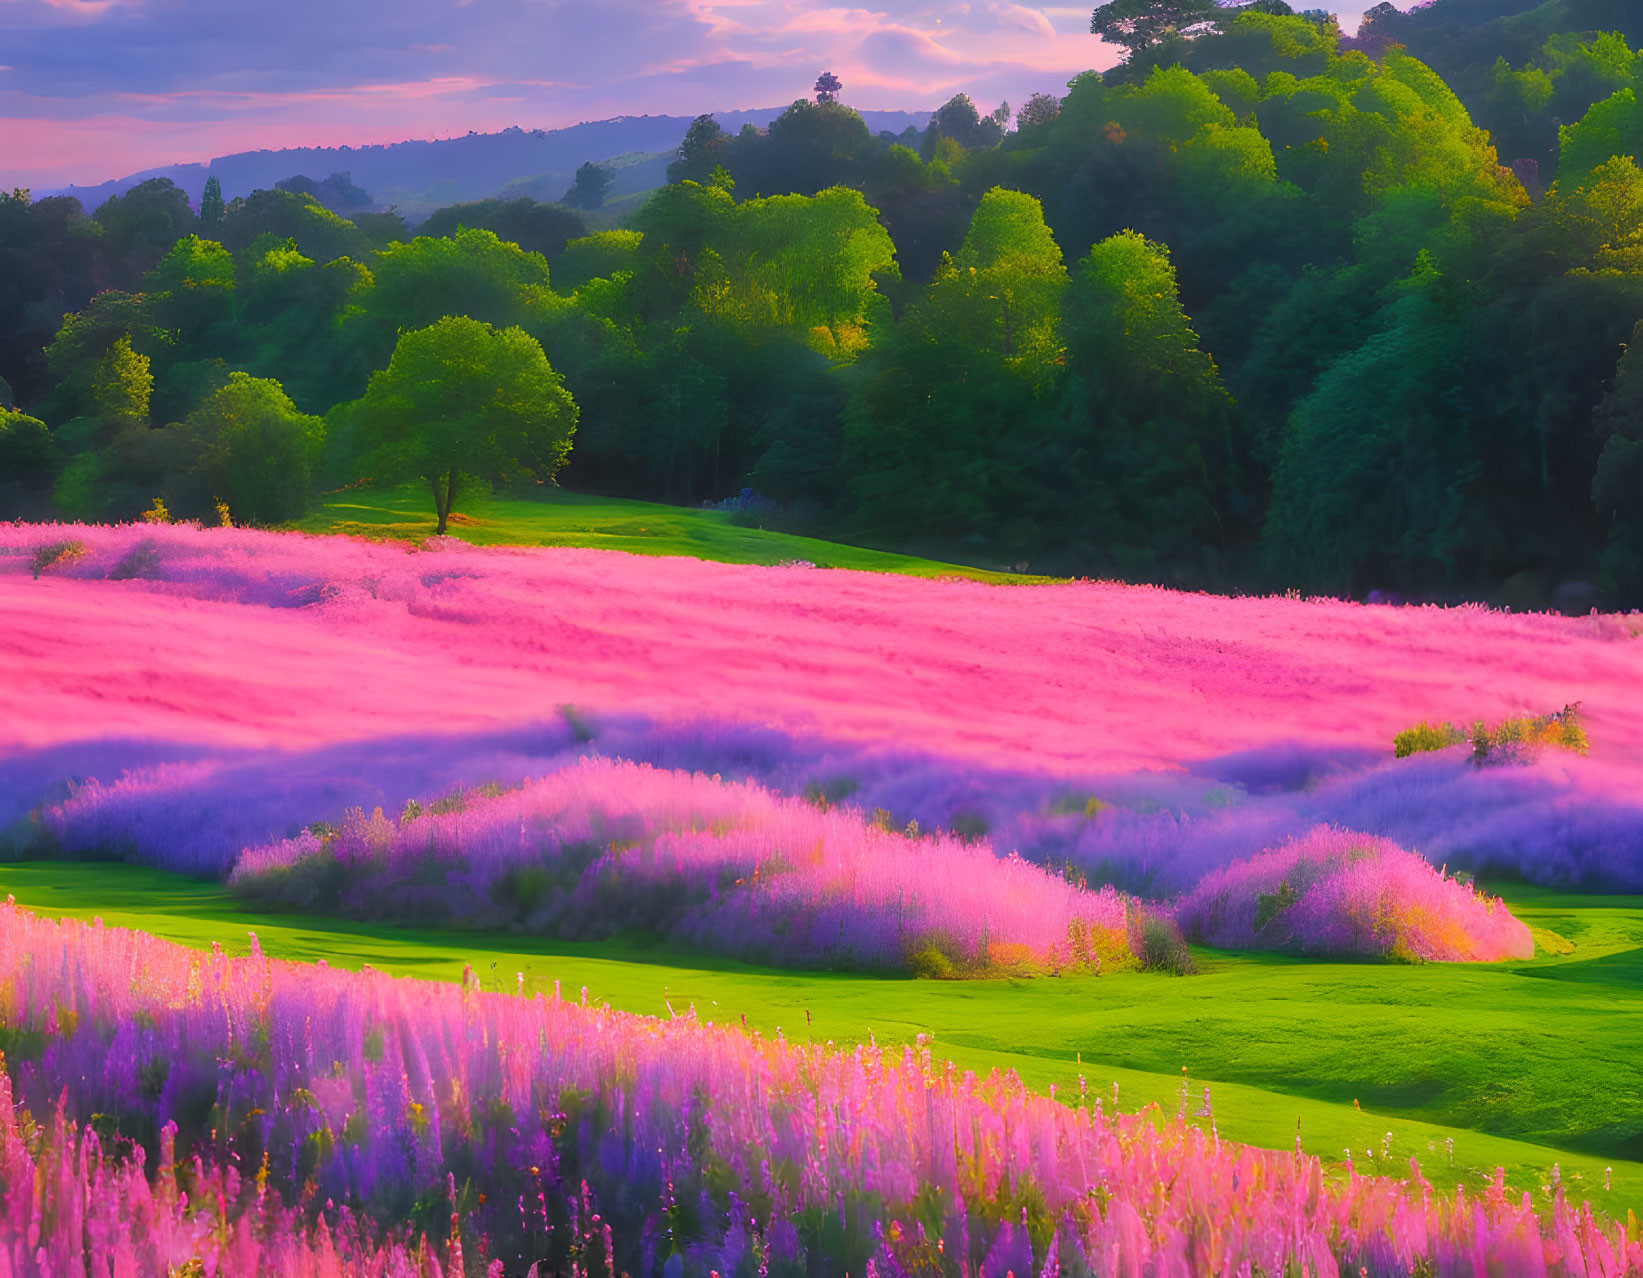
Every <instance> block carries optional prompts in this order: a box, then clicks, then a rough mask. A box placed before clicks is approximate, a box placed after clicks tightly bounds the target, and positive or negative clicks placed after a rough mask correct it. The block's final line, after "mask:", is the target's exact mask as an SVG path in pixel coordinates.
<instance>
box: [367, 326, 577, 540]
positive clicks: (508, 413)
mask: <svg viewBox="0 0 1643 1278" xmlns="http://www.w3.org/2000/svg"><path fill="white" fill-rule="evenodd" d="M352 411H353V416H354V424H355V426H356V428H357V429H358V430H359V432H360V436H361V442H362V443H363V444H364V445H365V450H364V454H363V456H362V459H361V460H362V463H363V468H367V469H368V471H369V473H370V475H371V477H372V478H373V479H377V480H386V481H390V482H391V481H396V480H410V479H418V478H420V479H422V480H424V481H426V482H427V483H428V484H429V485H430V486H431V487H432V489H433V494H434V509H435V512H436V513H437V515H438V517H439V527H438V532H439V533H440V534H443V533H444V532H445V526H446V523H447V522H448V521H449V519H450V516H451V506H452V504H453V503H454V502H455V500H456V495H457V491H458V488H459V486H460V485H461V484H462V483H463V482H464V479H465V478H477V479H478V480H480V481H482V482H489V483H491V484H500V483H505V482H507V481H509V480H511V479H516V478H521V479H537V480H547V479H552V478H553V477H554V476H555V475H556V474H557V473H558V472H559V469H560V467H562V466H563V465H564V464H565V459H566V457H567V456H568V455H569V453H570V441H571V435H572V434H573V433H574V432H575V430H576V417H577V408H576V401H575V400H573V399H572V398H571V396H570V392H569V391H567V390H566V389H565V387H564V383H563V382H562V381H561V379H560V377H559V374H558V373H556V372H554V370H553V368H552V367H551V366H550V365H549V364H548V359H547V356H546V355H544V354H543V353H542V347H541V346H540V345H538V343H537V341H536V339H535V338H534V337H532V336H531V335H530V334H529V333H527V332H525V330H524V329H522V328H504V329H500V330H499V329H495V328H492V327H491V326H490V325H489V324H485V323H482V322H481V321H479V320H474V319H467V318H465V317H450V316H447V317H446V318H445V319H442V320H440V321H439V322H438V323H437V324H433V325H431V326H429V327H428V328H424V329H417V330H414V331H412V332H408V333H404V334H402V335H401V336H400V339H399V344H398V345H397V346H395V348H394V354H393V358H392V359H391V360H390V361H389V363H388V367H387V368H385V369H382V370H381V371H380V372H377V373H375V374H373V375H372V377H371V383H370V385H369V386H368V387H367V388H366V391H365V395H364V398H362V399H360V400H358V401H357V402H356V403H355V404H354V405H353V406H352Z"/></svg>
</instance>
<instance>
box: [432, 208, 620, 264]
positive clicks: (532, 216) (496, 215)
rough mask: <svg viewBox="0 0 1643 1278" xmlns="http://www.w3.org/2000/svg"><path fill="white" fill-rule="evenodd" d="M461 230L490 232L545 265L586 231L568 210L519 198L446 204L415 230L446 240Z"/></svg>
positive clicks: (582, 224) (582, 222) (584, 224)
mask: <svg viewBox="0 0 1643 1278" xmlns="http://www.w3.org/2000/svg"><path fill="white" fill-rule="evenodd" d="M463 227H472V228H474V229H475V230H480V231H491V232H493V233H494V234H495V235H496V237H497V238H498V239H499V240H502V241H504V242H505V243H508V244H517V245H519V247H520V248H522V249H523V250H524V251H525V252H526V253H540V254H541V255H542V256H543V257H545V258H547V259H548V261H549V262H554V261H555V260H556V259H557V258H558V257H559V255H560V254H561V253H563V252H564V251H565V245H566V244H567V243H569V242H571V241H573V240H576V239H579V238H581V237H582V236H584V235H586V234H587V231H588V228H587V223H585V222H584V221H583V220H582V218H581V216H580V215H579V214H577V213H575V212H574V211H572V210H571V209H567V208H564V207H563V206H561V205H558V204H544V203H542V202H541V201H538V200H533V199H530V198H529V197H528V196H520V197H519V198H517V199H512V200H503V199H490V200H474V201H472V202H470V203H467V204H452V205H449V206H448V207H446V208H442V209H440V210H438V211H437V212H435V213H434V214H433V215H432V216H431V217H429V218H428V220H427V221H426V222H423V223H422V225H421V226H419V227H417V232H418V234H420V235H424V236H442V237H447V238H448V237H450V236H452V235H454V234H456V232H457V231H459V230H461V229H462V228H463Z"/></svg>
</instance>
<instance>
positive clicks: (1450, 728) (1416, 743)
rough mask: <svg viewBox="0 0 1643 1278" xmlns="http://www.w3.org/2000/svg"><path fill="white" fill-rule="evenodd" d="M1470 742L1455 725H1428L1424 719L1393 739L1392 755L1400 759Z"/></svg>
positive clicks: (1444, 723) (1445, 723)
mask: <svg viewBox="0 0 1643 1278" xmlns="http://www.w3.org/2000/svg"><path fill="white" fill-rule="evenodd" d="M1467 740H1468V738H1467V735H1466V733H1464V732H1462V731H1461V730H1460V729H1459V728H1457V727H1456V726H1455V725H1454V724H1452V723H1449V722H1447V721H1445V722H1443V723H1427V722H1426V721H1425V720H1424V719H1423V720H1421V722H1419V723H1417V724H1416V725H1415V726H1414V727H1412V728H1405V729H1404V730H1403V731H1402V732H1400V733H1398V735H1397V736H1395V737H1393V738H1392V753H1393V755H1394V756H1395V757H1397V758H1399V759H1407V758H1408V757H1409V756H1410V755H1412V754H1423V753H1425V752H1426V751H1428V750H1447V749H1448V748H1449V747H1450V746H1456V745H1461V744H1463V743H1464V742H1466V741H1467Z"/></svg>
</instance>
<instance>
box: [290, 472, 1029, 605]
mask: <svg viewBox="0 0 1643 1278" xmlns="http://www.w3.org/2000/svg"><path fill="white" fill-rule="evenodd" d="M435 522H436V521H435V517H434V503H433V496H432V494H431V493H429V492H428V491H426V490H425V489H423V488H421V487H407V488H394V489H383V490H377V489H360V490H356V491H353V492H347V493H336V494H332V496H331V499H330V500H328V501H326V502H325V504H324V505H322V506H320V507H319V508H318V509H317V510H315V511H313V512H312V513H311V514H309V515H308V516H307V517H306V518H304V519H302V520H300V521H298V522H297V523H294V524H292V525H290V527H292V528H296V529H299V530H301V531H303V532H315V533H351V534H354V535H356V536H366V537H395V538H402V539H405V540H412V541H420V540H421V539H423V538H424V537H429V536H432V535H433V531H434V528H435ZM447 531H448V532H449V533H450V535H451V536H453V537H461V538H462V539H463V540H465V541H471V542H473V543H474V544H475V545H479V546H581V547H588V548H592V549H596V550H625V551H628V552H629V553H631V554H637V555H689V556H691V557H693V558H696V559H714V560H718V561H720V562H721V563H727V564H775V563H780V562H781V561H782V560H784V559H803V560H807V561H809V562H810V563H813V564H815V565H816V566H817V567H819V568H854V569H858V570H861V571H866V572H894V573H902V574H905V575H907V576H913V577H968V578H971V579H973V580H976V581H991V582H1006V583H1015V582H1031V581H1043V580H1045V578H1042V577H1029V576H1023V575H1019V574H1015V573H1003V572H991V571H989V570H987V569H985V568H973V567H965V566H962V565H957V564H945V563H938V562H937V561H936V560H933V559H918V558H914V557H913V556H910V555H896V554H891V553H889V552H887V551H881V550H866V549H863V548H861V547H859V546H845V545H841V544H840V543H838V542H832V541H820V540H817V539H816V538H814V537H795V536H792V535H791V534H788V533H779V532H766V531H765V530H764V529H762V528H741V527H738V526H737V525H735V524H733V523H731V522H730V517H729V515H727V514H725V513H724V512H723V511H718V510H696V509H691V508H689V507H685V506H663V505H658V504H657V503H655V502H648V501H627V500H625V499H623V498H620V497H594V496H590V495H589V494H586V493H573V492H567V491H565V490H564V489H562V488H546V487H545V488H544V489H543V490H542V495H541V496H540V497H532V498H528V499H527V498H517V497H487V496H474V497H471V498H462V497H459V498H458V500H457V509H456V512H455V513H454V514H453V515H452V517H451V523H450V525H449V527H448V529H447Z"/></svg>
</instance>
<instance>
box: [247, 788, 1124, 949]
mask: <svg viewBox="0 0 1643 1278" xmlns="http://www.w3.org/2000/svg"><path fill="white" fill-rule="evenodd" d="M229 888H230V890H231V891H234V892H236V893H237V894H239V895H241V896H243V897H245V898H247V899H249V900H250V901H252V902H254V903H256V904H259V905H263V906H269V905H278V906H295V907H299V908H303V909H310V910H312V909H323V910H333V909H335V910H340V911H341V912H342V913H344V914H347V915H349V916H352V917H356V918H369V919H385V920H389V921H393V922H400V923H418V924H422V925H427V926H456V927H462V928H510V929H513V930H516V931H524V932H528V933H534V934H540V935H553V936H558V937H565V938H570V939H600V938H604V937H608V936H612V935H615V934H617V933H620V932H624V931H629V930H639V931H643V932H645V933H648V934H650V935H655V936H664V937H670V938H673V939H675V940H677V941H681V942H685V943H687V944H689V945H691V946H693V947H695V948H698V949H705V950H709V951H716V952H718V953H724V954H731V955H736V956H740V957H744V958H750V959H757V960H762V961H766V962H773V963H778V964H781V965H784V966H793V967H857V968H888V969H899V970H906V969H908V968H912V969H914V970H917V971H920V972H923V973H925V974H928V975H943V976H952V975H960V974H964V975H979V974H985V973H999V972H1023V971H1024V972H1037V971H1049V972H1060V971H1100V970H1103V969H1105V970H1113V969H1114V968H1115V967H1118V966H1132V965H1133V963H1134V959H1133V958H1132V954H1131V950H1130V946H1129V940H1128V934H1129V928H1130V923H1131V916H1132V915H1134V914H1136V913H1137V912H1138V910H1139V907H1138V905H1136V904H1135V903H1134V902H1126V901H1125V899H1124V898H1122V897H1120V896H1119V895H1118V894H1117V893H1116V892H1114V891H1113V890H1112V889H1111V888H1107V889H1104V890H1101V891H1093V892H1092V891H1089V890H1087V889H1085V888H1081V887H1077V886H1074V885H1073V884H1071V883H1068V882H1067V881H1066V880H1065V879H1063V878H1060V877H1057V876H1055V875H1051V874H1047V873H1045V872H1044V871H1043V870H1042V869H1040V868H1039V867H1038V866H1034V865H1029V864H1028V863H1026V862H1025V861H1022V860H1021V859H1020V858H1018V857H1003V858H1000V857H997V856H994V855H993V853H992V851H991V849H990V848H988V847H987V846H985V845H976V844H970V843H966V842H964V841H962V840H960V839H957V838H954V837H952V836H951V835H939V836H935V837H933V838H928V839H922V838H917V837H914V835H913V834H912V833H911V832H908V831H895V830H889V829H885V828H882V827H881V826H880V825H875V824H873V823H871V822H869V821H864V820H863V819H862V818H861V817H860V815H859V814H858V813H857V812H856V811H854V810H853V809H845V810H834V811H824V810H821V809H819V808H817V807H816V806H814V805H813V804H810V803H806V802H804V801H803V800H801V799H795V798H790V797H785V796H782V795H778V794H774V793H772V792H771V791H769V790H766V789H764V788H763V787H762V786H759V785H757V784H755V783H753V782H739V781H725V780H723V779H721V778H720V777H718V776H711V777H710V776H706V775H703V774H702V773H688V772H682V771H675V770H666V769H659V768H653V767H650V766H648V765H642V764H632V763H613V762H609V761H603V760H584V761H581V762H578V763H576V764H572V765H570V766H568V767H565V768H562V769H561V770H559V771H557V772H552V773H549V774H548V775H547V776H545V777H543V778H540V779H539V780H535V781H531V782H528V783H526V784H525V785H523V786H522V787H521V788H519V789H517V790H513V791H502V792H497V791H494V790H493V791H491V792H485V793H477V794H467V795H462V796H458V797H457V798H454V799H450V800H447V801H446V802H444V803H442V804H436V805H434V806H433V807H432V808H431V809H429V810H423V809H422V807H421V805H419V804H412V805H410V806H408V807H407V808H405V809H404V810H403V811H402V813H401V815H400V817H399V818H398V819H397V820H395V819H391V818H388V817H386V816H384V815H383V813H382V811H381V810H380V809H378V810H376V811H375V812H373V813H372V814H371V815H369V816H367V815H366V814H365V813H364V812H362V811H360V810H359V809H354V810H353V812H352V813H351V814H350V815H349V816H348V817H347V818H346V819H345V820H344V822H343V823H342V824H341V825H340V827H322V828H320V829H318V830H315V831H310V832H307V833H304V834H302V835H299V836H298V837H296V838H294V839H286V840H283V841H281V842H279V843H274V844H268V845H264V846H261V847H256V848H249V849H247V850H246V851H245V852H244V853H243V854H242V855H241V856H240V858H239V860H238V862H237V863H236V865H235V868H234V872H233V874H232V875H231V876H230V878H229Z"/></svg>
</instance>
